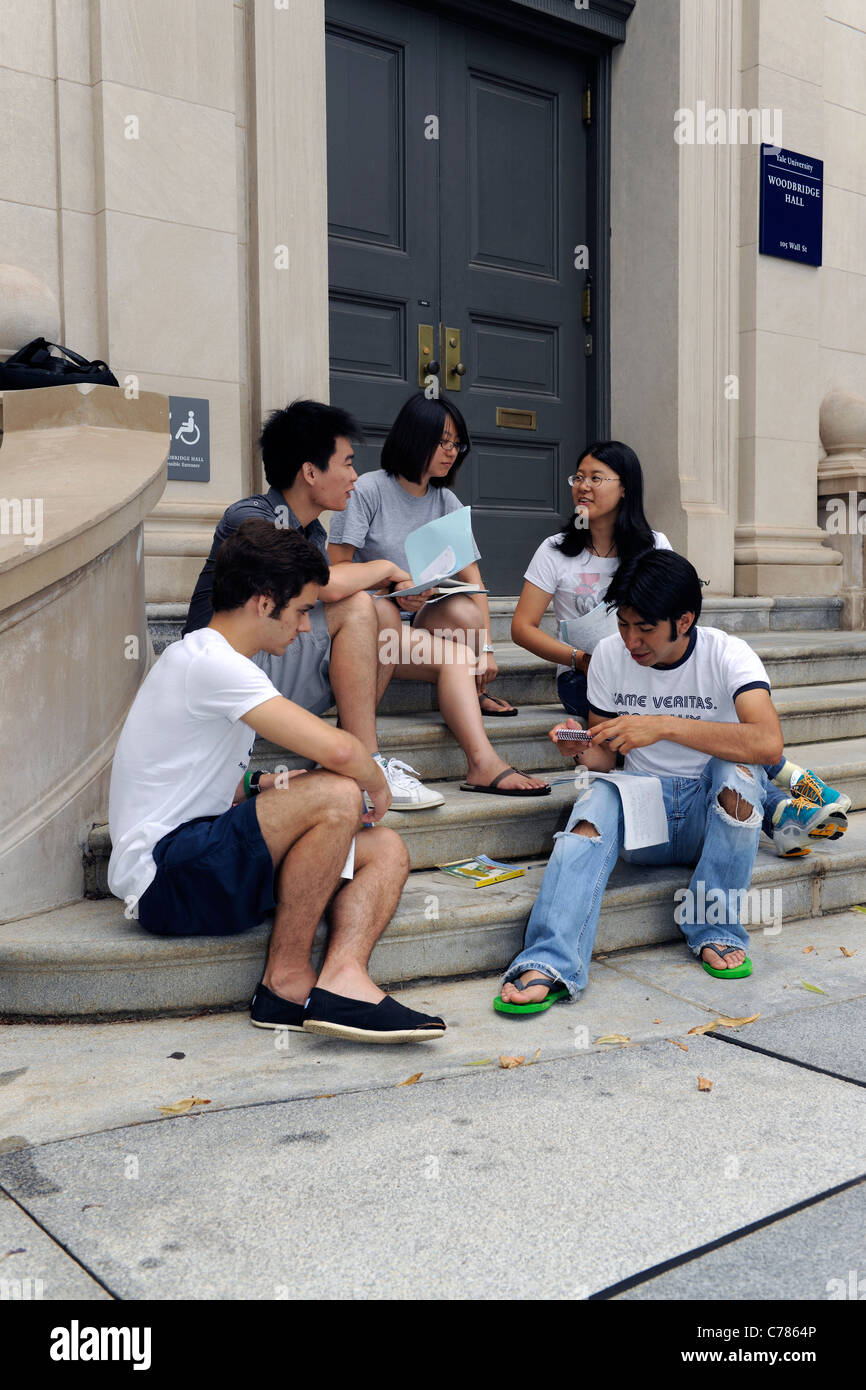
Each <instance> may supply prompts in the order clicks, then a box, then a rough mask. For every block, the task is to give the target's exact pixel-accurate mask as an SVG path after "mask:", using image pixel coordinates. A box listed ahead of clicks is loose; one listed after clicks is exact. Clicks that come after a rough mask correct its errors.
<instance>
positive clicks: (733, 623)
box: [147, 595, 842, 655]
mask: <svg viewBox="0 0 866 1390" xmlns="http://www.w3.org/2000/svg"><path fill="white" fill-rule="evenodd" d="M489 603H490V618H491V632H492V636H493V641H494V642H502V641H507V640H508V639H509V638H510V636H511V617H512V614H513V613H514V607H515V604H516V603H517V596H516V595H510V596H509V595H505V596H491V597H490V599H489ZM841 611H842V600H841V598H830V597H826V598H825V597H817V598H726V597H724V596H721V597H717V596H712V597H707V598H705V599H704V602H703V614H702V617H701V622H702V623H705V624H706V625H707V626H708V627H720V628H722V629H723V630H724V631H725V632H737V633H742V634H745V633H753V632H755V633H757V632H776V631H778V632H800V633H802V632H804V631H807V630H808V629H818V630H821V631H832V630H834V629H838V627H839V617H840V614H841ZM186 614H187V605H186V604H185V603H149V604H148V605H147V618H148V626H149V628H150V632H151V638H152V640H153V644H154V648H155V650H156V652H157V655H158V654H159V652H161V651H162V650H163V648H164V647H165V646H166V645H167V644H168V643H169V642H174V641H176V640H177V639H178V638H179V637H180V632H181V628H182V627H183V624H184V622H185V621H186ZM542 627H543V628H544V630H545V631H546V632H555V630H556V623H555V620H554V617H553V613H552V612H551V611H548V612H547V613H545V615H544V618H543V619H542Z"/></svg>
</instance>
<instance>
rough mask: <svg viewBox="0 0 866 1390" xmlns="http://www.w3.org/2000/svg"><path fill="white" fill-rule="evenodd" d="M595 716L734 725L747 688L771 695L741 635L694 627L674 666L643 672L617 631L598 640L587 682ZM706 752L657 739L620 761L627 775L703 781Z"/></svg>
mask: <svg viewBox="0 0 866 1390" xmlns="http://www.w3.org/2000/svg"><path fill="white" fill-rule="evenodd" d="M587 686H588V694H589V708H590V711H591V712H592V713H593V714H599V715H602V716H603V717H611V716H616V715H620V714H638V715H642V714H673V715H675V716H677V718H680V719H702V720H708V721H711V722H712V723H716V724H737V723H739V719H738V717H737V711H736V709H735V707H734V700H735V699H736V697H737V696H738V695H740V694H742V693H743V691H745V690H755V689H761V690H769V689H770V682H769V679H768V678H767V672H766V671H765V670H764V665H763V662H762V661H761V659H760V657H758V656H756V655H755V653H754V652H753V651H752V649H751V647H750V646H749V645H748V643H746V642H744V641H743V639H742V638H741V637H733V636H732V635H731V634H730V633H729V632H722V631H721V630H720V629H719V628H715V627H694V628H692V634H691V638H690V645H689V649H688V651H687V652H686V654H685V656H684V657H683V658H682V659H681V660H680V661H678V662H676V664H675V665H673V666H669V667H666V668H663V667H659V666H641V665H640V664H639V663H638V662H637V661H635V660H634V658H633V657H631V656H629V653H628V648H627V647H626V645H625V643H624V642H623V640H622V638H621V637H620V636H619V634H618V633H617V634H616V635H615V636H613V637H605V638H604V639H603V640H602V641H601V642H599V644H598V646H597V647H596V649H595V651H594V652H593V655H592V661H591V662H590V663H589V673H588V676H587ZM709 759H710V754H709V753H700V752H698V751H697V749H695V748H685V747H684V746H683V745H682V744H680V743H672V742H671V741H670V740H669V739H662V740H661V741H660V742H659V743H651V744H650V745H649V746H648V747H647V748H636V749H634V751H633V752H631V753H627V754H626V756H625V770H626V772H651V773H654V774H655V775H656V776H659V777H700V775H701V773H702V772H703V770H704V768H705V767H706V765H707V763H708V761H709Z"/></svg>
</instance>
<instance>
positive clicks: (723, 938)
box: [496, 550, 782, 1013]
mask: <svg viewBox="0 0 866 1390" xmlns="http://www.w3.org/2000/svg"><path fill="white" fill-rule="evenodd" d="M606 600H607V602H610V603H612V604H613V605H614V606H615V608H616V612H617V619H618V625H619V635H618V636H612V637H606V638H604V640H603V641H602V642H600V643H599V645H598V646H597V647H596V649H595V652H594V653H593V658H592V662H591V663H590V666H589V709H590V715H589V727H590V730H591V731H592V734H593V743H592V745H590V746H589V747H588V751H586V752H584V753H581V754H579V755H578V758H579V760H580V761H581V762H582V763H583V765H584V766H586V767H587V768H588V769H590V770H592V771H596V772H609V771H611V770H612V769H613V768H614V766H615V762H616V755H617V754H618V753H619V754H624V755H625V771H626V772H628V773H634V774H637V775H643V776H656V777H658V778H659V779H660V781H661V787H662V793H663V797H664V804H665V811H666V813H667V821H668V838H667V841H666V842H664V843H661V844H658V845H651V846H649V847H648V848H645V849H641V850H632V851H630V852H625V851H622V845H623V816H622V809H621V803H620V797H619V794H618V792H617V791H616V789H615V787H614V786H613V785H612V784H611V783H609V782H603V781H599V780H595V781H594V782H593V783H592V785H591V787H590V789H589V790H588V791H587V792H585V793H584V794H583V795H582V796H579V797H578V799H577V801H576V802H575V805H574V808H573V810H572V813H571V816H570V818H569V821H568V825H567V827H566V831H565V833H563V834H561V835H559V836H557V839H556V843H555V845H554V849H553V853H552V855H551V858H550V861H549V863H548V866H547V869H546V870H545V874H544V879H543V881H542V886H541V891H540V893H539V896H538V899H537V900H536V903H535V905H534V907H533V910H532V915H531V917H530V919H529V924H528V926H527V930H526V940H525V945H524V949H523V950H522V951H521V952H520V954H519V955H518V956H517V958H516V960H514V961H513V962H512V964H511V965H510V966H509V967H508V970H507V971H506V973H505V976H504V981H503V987H502V993H501V995H500V996H499V998H498V999H497V1000H496V1007H497V1008H498V1009H500V1011H502V1012H506V1013H527V1012H538V1011H540V1010H542V1009H545V1008H547V1007H549V1005H550V1004H552V1003H554V1002H556V1000H558V999H563V1000H564V999H566V998H570V999H575V998H577V996H578V994H579V993H580V991H581V990H582V989H584V987H585V986H586V982H587V976H588V971H589V962H590V957H591V954H592V946H593V942H594V940H595V933H596V928H597V926H598V918H599V913H600V910H601V898H602V893H603V891H604V888H605V885H606V884H607V880H608V877H609V876H610V872H611V870H612V869H613V866H614V864H615V862H616V859H617V855H618V853H620V852H621V851H622V852H623V858H625V859H627V860H628V861H629V862H631V863H637V864H696V868H695V870H694V873H693V874H692V879H691V883H690V885H689V892H688V893H687V894H686V896H685V898H684V899H682V900H681V902H680V906H679V907H678V909H677V913H676V914H675V920H676V921H677V925H678V926H680V929H681V930H682V932H683V935H684V936H685V938H686V942H687V944H688V946H689V948H690V949H691V950H692V952H693V953H694V955H695V956H697V957H698V958H699V959H700V960H701V961H702V963H703V965H704V969H706V970H708V971H709V972H710V973H711V974H715V975H717V976H719V977H721V978H728V979H731V978H737V977H741V976H743V975H747V974H750V973H751V962H750V961H749V960H748V959H747V957H746V952H745V948H746V947H747V946H748V941H749V938H748V933H747V932H746V930H745V927H744V926H743V924H742V922H741V920H740V917H741V915H742V913H741V905H742V903H743V892H742V890H746V889H747V888H748V886H749V883H750V881H751V876H752V869H753V866H754V862H755V855H756V853H757V849H758V837H759V835H760V830H761V811H762V807H763V803H764V795H765V789H766V786H767V777H766V773H765V771H764V768H763V766H762V764H765V763H770V764H772V763H774V762H776V761H777V760H778V759H779V758H780V757H781V754H782V731H781V727H780V725H779V717H778V715H777V714H776V711H775V709H774V707H773V703H772V700H771V699H770V682H769V680H768V679H767V673H766V671H765V670H764V667H763V665H762V663H761V661H760V660H759V658H758V657H757V656H756V655H755V653H754V652H753V651H752V650H751V648H750V647H749V646H748V645H747V644H746V643H745V642H744V641H742V639H741V638H739V637H733V636H731V635H730V634H728V633H726V632H722V631H720V630H718V629H716V628H706V627H703V628H699V627H698V626H697V620H698V618H699V617H700V612H701V583H700V580H699V578H698V575H697V573H696V571H695V569H694V567H693V566H692V565H690V564H689V562H688V560H685V559H684V558H683V557H682V556H681V555H677V554H676V553H675V552H674V551H671V550H652V551H646V552H645V553H644V554H642V555H640V556H638V557H637V558H636V559H634V560H632V561H630V562H626V563H624V564H623V565H621V566H620V568H619V570H618V571H617V573H616V575H615V576H614V579H613V580H612V582H611V585H610V587H609V588H608V590H607V594H606ZM568 724H569V725H571V726H572V727H576V724H575V721H574V720H569V721H568ZM561 727H562V726H558V728H561ZM556 733H557V729H554V730H552V731H551V735H550V736H551V738H552V739H553V740H554V742H556V741H557V740H556ZM557 746H558V747H559V749H560V751H561V752H563V753H564V754H567V755H568V756H573V755H574V753H575V745H574V744H573V743H564V742H559V743H558V744H557ZM533 981H535V983H532V982H533Z"/></svg>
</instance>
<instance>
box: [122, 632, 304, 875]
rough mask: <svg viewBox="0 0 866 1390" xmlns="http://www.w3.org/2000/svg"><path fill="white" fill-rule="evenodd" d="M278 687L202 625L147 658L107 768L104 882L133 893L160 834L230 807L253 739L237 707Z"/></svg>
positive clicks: (272, 694) (245, 710)
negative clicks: (107, 852) (107, 840)
mask: <svg viewBox="0 0 866 1390" xmlns="http://www.w3.org/2000/svg"><path fill="white" fill-rule="evenodd" d="M279 693H280V692H279V691H278V690H277V689H276V687H275V686H273V685H272V684H271V682H270V681H269V680H268V678H267V676H266V675H265V673H264V672H263V671H260V670H259V668H258V667H257V666H254V665H253V663H252V662H251V661H250V660H248V658H247V657H245V656H242V655H241V653H240V652H238V651H235V649H234V647H233V646H231V644H230V643H229V642H227V641H226V639H225V637H223V636H222V634H221V633H219V632H216V631H215V630H214V629H213V628H210V627H203V628H199V630H198V631H197V632H191V633H189V635H188V636H186V637H184V639H183V641H182V642H173V643H172V644H171V646H170V647H167V648H166V650H165V651H164V652H163V654H162V656H161V657H160V658H159V660H158V661H157V662H155V663H154V665H153V666H152V667H151V669H150V671H149V672H148V674H147V677H146V678H145V680H144V682H143V684H142V686H141V689H140V690H139V692H138V694H137V695H136V697H135V700H134V701H133V704H132V709H131V710H130V711H129V714H128V715H127V717H126V723H125V724H124V726H123V729H122V731H121V735H120V738H119V739H118V742H117V751H116V752H115V755H114V765H113V767H112V769H111V789H110V791H109V796H108V820H109V826H110V829H111V843H112V850H111V858H110V860H109V861H108V886H109V888H110V889H111V891H112V893H114V894H115V896H116V897H118V898H129V897H132V898H134V899H135V900H136V901H138V899H139V898H140V897H141V895H142V894H143V893H144V891H145V889H146V888H149V887H150V885H151V883H152V882H153V879H154V877H155V875H156V865H155V864H154V862H153V853H152V851H153V847H154V845H155V844H156V843H157V842H158V841H159V840H161V839H162V837H163V835H167V834H168V833H169V831H170V830H175V829H176V828H177V827H178V826H179V825H184V824H185V823H186V822H187V821H190V820H195V818H196V817H197V816H220V815H222V813H223V812H224V811H227V810H228V809H229V807H230V806H231V804H232V797H233V796H234V793H235V789H236V787H237V785H238V783H239V781H240V780H241V778H242V777H243V775H244V773H245V772H246V770H247V767H248V766H249V761H250V754H251V753H252V751H253V740H254V738H255V734H254V732H253V730H252V729H251V728H250V726H249V724H245V723H244V722H243V720H242V715H244V714H249V712H250V710H252V709H255V708H256V706H257V705H263V704H264V703H265V701H266V700H273V699H275V698H276V697H278V696H279Z"/></svg>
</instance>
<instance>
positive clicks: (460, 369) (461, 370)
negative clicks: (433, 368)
mask: <svg viewBox="0 0 866 1390" xmlns="http://www.w3.org/2000/svg"><path fill="white" fill-rule="evenodd" d="M454 375H455V376H465V375H466V368H465V367H464V365H463V363H462V362H458V363H457V365H456V366H455V368H454Z"/></svg>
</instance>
